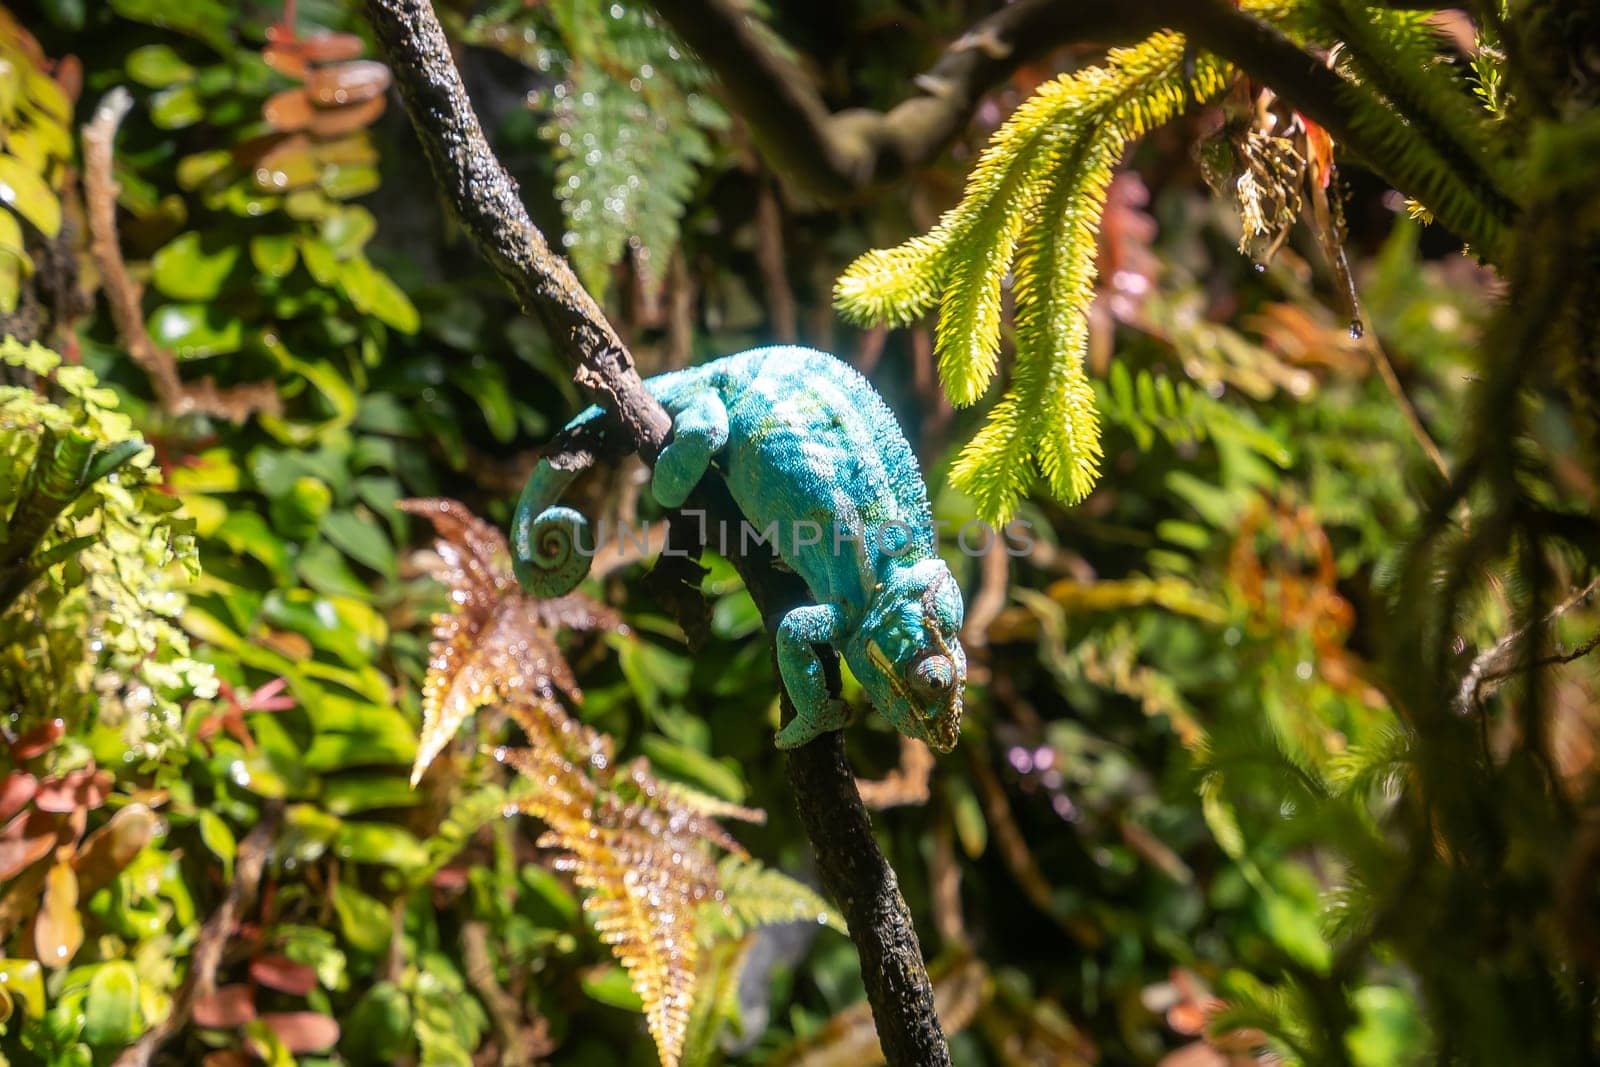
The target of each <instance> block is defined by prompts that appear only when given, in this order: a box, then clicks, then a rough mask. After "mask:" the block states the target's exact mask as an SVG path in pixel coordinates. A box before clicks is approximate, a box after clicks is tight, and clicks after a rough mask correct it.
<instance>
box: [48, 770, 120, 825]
mask: <svg viewBox="0 0 1600 1067" xmlns="http://www.w3.org/2000/svg"><path fill="white" fill-rule="evenodd" d="M111 782H112V778H111V774H110V772H109V771H97V770H95V767H94V764H92V763H91V764H89V766H87V767H79V768H78V769H77V770H75V771H71V772H69V773H67V774H65V775H63V776H61V777H60V778H46V779H45V780H44V781H43V782H41V783H39V792H38V794H37V795H35V797H34V799H33V802H34V804H35V805H36V806H37V807H38V808H39V810H41V811H52V812H56V813H57V814H62V815H64V814H66V813H67V812H71V811H78V810H80V809H81V810H84V811H94V810H95V809H96V808H98V807H100V806H101V805H103V804H104V803H105V802H106V797H108V796H110V794H111Z"/></svg>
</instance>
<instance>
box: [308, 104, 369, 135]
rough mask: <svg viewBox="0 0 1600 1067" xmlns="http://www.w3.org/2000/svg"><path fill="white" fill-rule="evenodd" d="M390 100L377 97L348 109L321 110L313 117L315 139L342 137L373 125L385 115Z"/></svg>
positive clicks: (312, 129)
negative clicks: (379, 117) (380, 116)
mask: <svg viewBox="0 0 1600 1067" xmlns="http://www.w3.org/2000/svg"><path fill="white" fill-rule="evenodd" d="M387 104H388V100H387V99H386V98H384V97H381V96H375V97H373V98H372V99H371V100H364V101H362V102H361V103H359V104H350V105H349V106H347V107H336V108H326V109H320V110H317V111H316V112H314V113H313V114H312V116H311V135H312V136H313V137H342V136H343V135H345V134H347V133H351V132H354V131H355V130H359V129H363V128H365V127H367V126H370V125H372V124H373V123H374V122H376V121H377V120H378V116H379V115H382V114H383V109H384V107H385V106H387Z"/></svg>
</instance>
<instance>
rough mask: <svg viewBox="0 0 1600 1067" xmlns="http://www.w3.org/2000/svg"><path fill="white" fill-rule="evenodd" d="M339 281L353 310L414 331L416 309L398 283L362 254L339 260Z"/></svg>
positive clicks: (404, 329) (405, 329)
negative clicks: (353, 306) (352, 305)
mask: <svg viewBox="0 0 1600 1067" xmlns="http://www.w3.org/2000/svg"><path fill="white" fill-rule="evenodd" d="M339 284H340V286H342V287H343V289H344V292H345V295H346V296H348V297H349V298H350V302H351V303H352V304H354V305H355V306H356V310H357V311H360V312H361V313H362V314H365V315H372V316H374V317H375V318H377V319H379V320H380V321H382V322H384V323H387V324H388V325H390V326H393V327H394V328H395V329H397V330H399V331H400V332H401V333H416V332H417V325H418V321H419V320H418V318H417V309H416V307H414V306H413V305H412V303H411V300H410V298H409V297H407V296H406V294H405V293H404V292H403V291H401V289H400V287H399V286H398V285H396V284H395V283H394V282H393V281H391V280H390V278H389V276H388V275H387V274H385V273H383V271H381V270H379V269H378V268H377V267H374V266H373V265H372V264H371V263H370V262H368V260H367V258H366V257H365V256H360V255H357V256H352V257H351V258H349V259H346V260H343V261H341V262H340V263H339Z"/></svg>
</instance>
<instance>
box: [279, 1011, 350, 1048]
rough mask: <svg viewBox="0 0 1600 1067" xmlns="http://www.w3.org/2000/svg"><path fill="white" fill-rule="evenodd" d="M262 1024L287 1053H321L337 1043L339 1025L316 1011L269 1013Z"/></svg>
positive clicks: (331, 1018)
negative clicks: (274, 1035) (269, 1029)
mask: <svg viewBox="0 0 1600 1067" xmlns="http://www.w3.org/2000/svg"><path fill="white" fill-rule="evenodd" d="M261 1021H262V1022H264V1023H266V1024H267V1026H268V1027H270V1028H271V1030H272V1032H273V1033H274V1034H277V1035H278V1040H279V1041H282V1042H283V1047H284V1048H286V1049H288V1050H289V1051H290V1052H323V1051H325V1050H327V1049H330V1048H332V1047H333V1046H334V1045H335V1044H337V1043H338V1041H339V1024H338V1023H337V1022H336V1021H335V1020H334V1019H333V1017H332V1016H329V1015H323V1014H322V1013H321V1012H315V1011H269V1012H264V1013H263V1014H262V1016H261Z"/></svg>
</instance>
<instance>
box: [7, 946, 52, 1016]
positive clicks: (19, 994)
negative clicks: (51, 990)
mask: <svg viewBox="0 0 1600 1067" xmlns="http://www.w3.org/2000/svg"><path fill="white" fill-rule="evenodd" d="M0 984H3V985H4V986H5V987H6V988H7V989H9V990H10V991H11V995H12V997H13V998H15V999H16V1000H20V1001H21V1002H22V1010H23V1011H25V1012H27V1013H28V1014H29V1015H32V1016H33V1017H34V1018H38V1017H39V1016H41V1015H43V1014H44V1009H45V1001H44V968H43V967H41V966H39V962H38V961H37V960H16V959H10V960H8V959H0Z"/></svg>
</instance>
